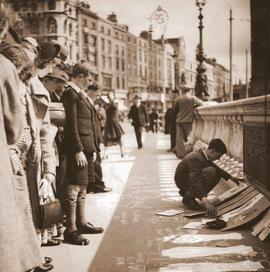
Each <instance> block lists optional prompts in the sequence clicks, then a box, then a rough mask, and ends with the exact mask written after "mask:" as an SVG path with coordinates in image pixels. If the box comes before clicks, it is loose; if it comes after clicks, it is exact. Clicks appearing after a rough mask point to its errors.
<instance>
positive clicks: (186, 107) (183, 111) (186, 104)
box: [173, 88, 203, 159]
mask: <svg viewBox="0 0 270 272" xmlns="http://www.w3.org/2000/svg"><path fill="white" fill-rule="evenodd" d="M202 105H203V101H202V100H200V99H199V98H197V97H196V96H194V95H191V93H190V89H189V88H183V90H182V95H181V96H179V97H178V98H177V100H176V102H175V106H174V111H175V115H176V138H175V140H176V142H175V148H174V150H173V151H174V152H175V154H176V156H177V157H178V158H179V159H183V158H184V157H185V156H186V154H187V152H186V149H185V143H186V142H187V139H188V136H189V134H190V132H191V130H192V122H193V119H194V110H195V106H202Z"/></svg>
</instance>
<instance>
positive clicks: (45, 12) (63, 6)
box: [8, 0, 79, 61]
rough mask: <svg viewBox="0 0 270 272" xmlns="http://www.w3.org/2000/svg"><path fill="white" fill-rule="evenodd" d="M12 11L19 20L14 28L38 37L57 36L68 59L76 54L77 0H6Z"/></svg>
mask: <svg viewBox="0 0 270 272" xmlns="http://www.w3.org/2000/svg"><path fill="white" fill-rule="evenodd" d="M8 2H9V4H10V5H11V7H12V9H13V10H14V12H16V13H17V14H18V17H19V18H20V19H21V20H22V24H20V27H19V28H17V29H16V30H17V31H18V32H19V34H20V35H21V36H23V37H27V36H32V37H34V38H36V39H37V40H38V41H51V40H57V41H58V42H60V43H61V44H63V45H65V46H66V47H67V48H68V49H69V59H70V60H71V61H76V60H77V58H78V45H79V39H78V24H77V1H75V0H71V1H68V2H67V1H64V0H49V1H41V0H40V1H20V0H9V1H8Z"/></svg>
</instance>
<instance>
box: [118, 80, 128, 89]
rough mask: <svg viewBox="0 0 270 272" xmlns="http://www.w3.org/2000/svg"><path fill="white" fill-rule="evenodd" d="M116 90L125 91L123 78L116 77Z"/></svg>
mask: <svg viewBox="0 0 270 272" xmlns="http://www.w3.org/2000/svg"><path fill="white" fill-rule="evenodd" d="M116 88H117V89H125V88H126V79H125V78H124V77H122V80H121V77H116Z"/></svg>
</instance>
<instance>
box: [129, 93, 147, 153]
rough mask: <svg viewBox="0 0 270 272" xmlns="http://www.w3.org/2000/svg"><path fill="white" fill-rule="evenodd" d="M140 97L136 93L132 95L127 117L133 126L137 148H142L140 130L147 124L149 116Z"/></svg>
mask: <svg viewBox="0 0 270 272" xmlns="http://www.w3.org/2000/svg"><path fill="white" fill-rule="evenodd" d="M141 102H142V99H141V97H139V96H138V95H136V96H135V97H134V104H133V105H132V106H131V108H130V111H129V113H128V118H129V119H130V122H131V124H132V125H133V126H134V131H135V135H136V140H137V144H138V149H140V148H142V146H143V145H142V131H143V128H144V127H145V126H149V116H148V114H147V111H146V108H145V106H144V105H142V103H141Z"/></svg>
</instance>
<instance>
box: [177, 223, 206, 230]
mask: <svg viewBox="0 0 270 272" xmlns="http://www.w3.org/2000/svg"><path fill="white" fill-rule="evenodd" d="M182 228H183V229H196V230H198V229H202V228H203V225H202V223H201V222H189V223H187V224H186V225H185V226H183V227H182Z"/></svg>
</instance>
